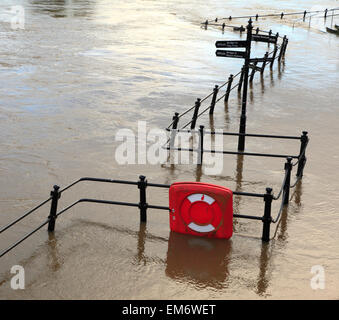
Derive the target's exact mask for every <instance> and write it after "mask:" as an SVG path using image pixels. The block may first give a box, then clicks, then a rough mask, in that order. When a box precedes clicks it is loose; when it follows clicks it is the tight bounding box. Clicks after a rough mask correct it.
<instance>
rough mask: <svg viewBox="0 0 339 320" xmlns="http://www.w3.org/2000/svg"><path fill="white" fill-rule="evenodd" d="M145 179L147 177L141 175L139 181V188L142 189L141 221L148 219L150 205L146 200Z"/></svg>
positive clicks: (140, 203)
mask: <svg viewBox="0 0 339 320" xmlns="http://www.w3.org/2000/svg"><path fill="white" fill-rule="evenodd" d="M145 179H146V177H145V176H139V181H138V189H139V190H140V202H139V209H140V222H146V221H147V207H148V204H147V202H146V188H147V180H145Z"/></svg>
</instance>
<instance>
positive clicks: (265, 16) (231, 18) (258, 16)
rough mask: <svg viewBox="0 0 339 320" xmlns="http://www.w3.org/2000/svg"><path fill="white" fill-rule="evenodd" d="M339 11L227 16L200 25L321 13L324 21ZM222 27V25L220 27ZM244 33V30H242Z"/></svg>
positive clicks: (326, 10) (334, 9) (303, 17)
mask: <svg viewBox="0 0 339 320" xmlns="http://www.w3.org/2000/svg"><path fill="white" fill-rule="evenodd" d="M337 10H339V8H332V9H325V10H313V11H307V10H304V11H298V12H287V13H284V12H280V13H268V14H255V15H244V16H233V17H232V16H231V15H230V16H228V17H226V18H215V19H213V20H206V21H205V22H202V23H201V24H202V25H205V26H207V25H214V24H215V23H216V22H218V21H220V20H234V19H252V18H255V20H256V21H258V19H259V18H267V17H280V19H283V17H284V16H297V15H302V19H303V20H305V18H306V15H307V14H311V13H316V14H318V13H323V17H324V18H325V19H326V18H327V16H328V13H329V12H332V13H334V11H337ZM221 26H222V25H221ZM227 27H232V28H234V26H227ZM243 31H245V30H243Z"/></svg>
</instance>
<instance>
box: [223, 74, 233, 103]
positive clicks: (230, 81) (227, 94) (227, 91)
mask: <svg viewBox="0 0 339 320" xmlns="http://www.w3.org/2000/svg"><path fill="white" fill-rule="evenodd" d="M232 82H233V74H231V75H230V76H229V78H228V84H227V89H226V94H225V99H224V102H226V103H227V102H228V98H229V96H230V92H231V86H232Z"/></svg>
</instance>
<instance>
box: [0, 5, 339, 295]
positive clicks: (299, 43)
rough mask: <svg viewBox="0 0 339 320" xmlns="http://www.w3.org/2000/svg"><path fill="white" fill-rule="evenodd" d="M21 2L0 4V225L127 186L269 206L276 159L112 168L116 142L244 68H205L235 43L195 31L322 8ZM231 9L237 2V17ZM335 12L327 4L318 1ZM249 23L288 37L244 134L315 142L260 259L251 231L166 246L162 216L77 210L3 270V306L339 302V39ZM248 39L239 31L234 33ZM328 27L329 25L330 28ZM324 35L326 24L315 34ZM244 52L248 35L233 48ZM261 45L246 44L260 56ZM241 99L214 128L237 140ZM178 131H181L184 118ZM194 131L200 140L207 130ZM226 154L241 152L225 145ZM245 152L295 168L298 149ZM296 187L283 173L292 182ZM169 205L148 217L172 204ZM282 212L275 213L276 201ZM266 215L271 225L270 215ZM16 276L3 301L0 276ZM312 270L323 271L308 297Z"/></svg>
mask: <svg viewBox="0 0 339 320" xmlns="http://www.w3.org/2000/svg"><path fill="white" fill-rule="evenodd" d="M239 3H240V2H239V1H227V5H225V1H219V0H218V1H206V0H204V1H200V0H199V1H194V4H193V3H189V2H187V1H181V0H171V1H163V0H161V1H141V0H136V1H121V0H116V1H108V0H97V1H95V0H78V1H76V0H68V1H67V0H65V1H56V0H55V1H52V0H50V1H47V0H16V1H14V0H13V1H9V0H5V1H1V4H0V47H1V50H0V73H1V76H0V139H1V144H0V148H1V155H0V190H1V192H0V208H1V210H0V212H1V213H0V225H1V226H3V225H5V224H7V223H8V222H10V221H12V220H13V219H14V218H16V217H19V216H20V214H22V213H24V212H25V211H27V210H29V209H30V208H32V207H33V206H35V205H36V204H38V203H39V202H41V201H42V200H44V199H46V198H47V197H49V192H50V190H51V188H52V186H53V185H54V184H58V185H60V186H65V185H67V184H69V183H70V182H72V181H74V180H76V179H78V178H80V177H83V176H92V177H100V178H112V179H114V178H115V179H126V180H133V181H136V180H137V179H138V176H139V175H140V174H143V175H145V176H147V179H148V181H150V182H157V183H172V182H174V181H203V182H211V183H215V184H219V185H223V186H226V187H229V188H230V189H232V190H239V191H248V192H260V193H261V192H264V191H265V188H266V187H268V186H269V187H272V188H273V190H274V191H275V193H277V192H278V191H279V188H280V185H281V182H282V178H283V165H284V159H272V158H259V157H249V156H248V157H246V156H245V157H244V158H237V156H233V155H228V156H224V157H223V170H222V173H220V174H218V175H207V174H204V173H203V172H201V170H199V169H197V166H195V165H192V164H191V165H175V166H169V165H167V164H166V165H163V166H161V165H159V164H157V165H150V164H148V165H119V164H118V163H117V161H116V160H115V150H116V148H117V146H118V145H119V142H117V141H116V140H115V134H116V132H117V130H118V129H120V128H129V129H132V130H134V131H136V130H137V121H138V120H143V121H146V123H147V128H148V129H151V128H164V127H166V126H167V125H168V124H169V122H170V120H171V118H172V115H173V113H174V112H175V111H177V112H183V111H184V110H186V109H187V108H188V107H190V106H191V105H192V104H193V102H194V100H195V99H196V98H198V97H203V96H205V95H206V94H207V93H209V92H210V91H211V89H212V88H213V87H214V85H215V84H221V83H223V82H224V81H225V80H226V79H227V77H228V76H229V74H230V73H233V74H235V73H237V72H238V71H239V69H240V67H241V61H240V59H224V58H216V57H215V46H214V43H215V41H216V40H225V39H238V38H239V33H236V32H233V31H231V30H230V29H226V30H225V32H224V34H223V33H222V32H221V30H219V29H218V28H215V27H214V28H213V27H209V28H208V29H207V30H204V29H202V28H201V27H200V22H202V21H204V20H206V19H213V18H215V17H216V16H218V17H225V16H229V15H233V16H235V15H243V14H256V13H271V12H281V11H282V10H283V11H284V12H293V11H303V10H305V9H307V10H310V9H312V7H314V8H316V9H315V10H317V8H318V7H317V5H318V3H317V1H298V2H292V1H286V0H281V1H274V3H272V1H266V0H265V1H255V0H250V1H247V2H246V5H241V4H239ZM241 3H242V2H241ZM12 5H21V6H23V7H24V9H25V29H18V30H13V29H11V24H10V21H11V18H12V13H11V6H12ZM321 5H322V6H323V7H322V8H334V7H336V6H337V5H338V3H337V2H336V1H322V4H321ZM298 18H300V16H299V17H291V16H289V17H286V18H284V19H283V20H280V19H279V18H266V19H260V20H259V21H258V22H257V23H256V22H255V23H254V26H255V27H256V26H259V27H260V28H262V29H264V30H269V29H272V30H273V32H279V33H280V34H281V35H284V34H286V35H287V36H288V38H289V46H288V48H287V52H286V59H285V61H284V62H283V63H282V64H281V65H280V67H279V66H278V65H277V64H276V65H275V66H274V68H273V71H272V72H270V71H269V69H268V70H266V71H265V75H264V77H263V78H262V79H260V76H259V75H256V76H255V79H254V82H253V86H252V88H250V89H249V103H248V108H247V109H248V113H247V116H248V117H247V131H248V132H251V133H267V134H285V135H300V134H301V131H302V130H307V131H308V132H309V136H310V143H309V146H308V150H307V158H308V161H307V165H306V167H305V173H304V178H303V180H302V182H301V183H300V184H298V185H297V187H296V189H294V190H293V191H292V193H291V198H292V199H291V202H290V204H289V206H288V208H286V209H285V210H284V211H283V214H282V219H281V222H280V224H279V225H278V226H277V225H272V229H271V236H272V237H274V239H273V240H272V241H271V242H270V243H269V244H266V245H265V244H262V242H261V240H260V236H261V231H262V223H261V222H259V221H252V220H240V219H236V220H235V225H234V235H233V237H232V238H231V239H230V240H226V241H225V240H216V241H212V240H210V241H207V240H206V241H205V240H204V239H200V238H199V239H197V238H192V237H189V236H183V235H179V234H174V233H170V230H169V222H168V214H167V212H166V211H158V210H149V213H148V222H147V224H146V225H141V226H140V223H139V214H138V211H137V210H136V209H135V208H127V209H126V208H125V207H116V206H108V205H99V204H79V205H77V206H75V207H74V208H72V209H71V210H70V211H68V212H67V213H65V214H64V215H63V216H61V217H60V218H59V219H58V220H57V222H56V230H55V233H54V234H50V235H49V234H48V232H47V231H46V227H44V228H43V229H42V230H40V231H39V232H37V233H36V234H35V235H34V236H32V237H30V238H29V239H28V240H26V241H25V242H23V243H22V244H20V245H19V246H18V247H17V248H15V249H14V250H13V251H11V252H10V253H8V254H7V255H5V256H4V257H3V258H1V260H0V298H1V299H184V298H185V299H264V298H269V299H270V298H273V299H338V298H339V289H338V287H339V256H338V253H339V233H338V226H339V216H338V207H339V196H338V190H339V171H338V161H339V144H338V121H339V113H338V106H339V104H338V97H339V94H338V91H339V90H338V81H339V77H338V69H339V60H338V58H339V56H338V52H339V50H338V49H339V46H338V45H339V38H338V37H337V36H335V35H333V34H328V33H326V32H325V31H324V30H325V24H324V20H323V19H322V18H319V17H318V18H317V17H312V20H311V24H310V23H309V20H306V21H305V22H302V21H300V20H298V21H296V20H297V19H298ZM232 23H233V24H236V25H240V24H244V25H245V24H246V20H233V21H232ZM333 23H337V24H338V19H337V17H333ZM326 24H327V25H330V24H331V18H329V19H327V20H326ZM243 37H244V35H243ZM265 46H266V45H265V44H254V48H255V49H254V50H255V51H257V52H258V54H259V52H261V51H262V52H263V51H265V50H266V48H265ZM239 116H240V108H239V100H238V96H237V94H236V93H235V92H233V93H232V94H231V97H230V102H229V105H228V109H225V108H224V105H223V104H220V103H219V104H218V105H217V106H216V111H215V116H214V123H213V125H214V127H215V128H221V129H224V130H226V131H237V130H238V122H239ZM188 120H189V118H188ZM199 124H205V125H206V126H207V127H208V126H209V117H208V115H206V116H203V117H202V118H200V119H199V122H198V125H199ZM224 143H225V148H226V147H227V148H231V149H233V150H235V149H236V146H237V141H236V139H233V138H227V139H225V140H224ZM246 143H247V150H248V151H252V152H276V153H292V154H297V153H298V150H299V144H298V143H296V142H293V141H292V142H289V141H283V140H282V141H280V140H279V141H273V142H272V141H269V140H262V139H255V138H251V139H250V138H248V139H247V141H246ZM293 180H294V173H293V178H292V181H293ZM167 192H168V191H167V190H157V189H154V190H152V192H150V190H149V191H148V202H149V203H152V204H159V205H164V206H166V205H168V194H167ZM84 197H87V198H98V199H109V200H120V201H131V202H134V201H138V198H137V197H138V190H137V188H136V187H133V186H123V187H121V186H119V185H105V184H95V183H90V182H88V183H83V184H79V185H77V186H76V187H74V188H72V189H71V190H69V191H68V192H67V193H65V194H63V196H62V198H61V199H60V204H59V208H63V207H65V206H67V205H68V204H70V203H71V202H73V201H75V200H77V199H79V198H84ZM279 203H280V202H279ZM279 203H278V201H276V202H274V204H273V211H272V214H273V216H275V215H276V214H277V212H278V209H279ZM234 208H235V212H236V213H242V214H251V215H257V216H261V215H262V214H263V202H262V200H260V199H259V200H258V199H252V198H245V197H235V201H234ZM48 214H49V207H48V206H46V207H44V208H42V209H40V210H39V211H38V212H36V213H35V214H33V215H32V216H30V217H29V218H27V219H25V220H22V221H21V222H20V223H19V224H18V225H17V226H15V227H13V229H11V230H10V231H7V232H4V233H3V234H1V235H0V237H1V240H0V241H1V248H0V249H1V250H3V249H5V248H6V247H7V246H8V245H9V244H11V243H13V242H14V241H16V240H17V239H19V238H20V237H21V236H23V235H24V234H25V233H27V232H29V231H30V230H32V229H33V227H35V226H37V225H39V223H40V222H43V221H44V219H46V217H47V216H48ZM13 265H21V266H23V267H24V270H25V289H24V290H13V289H11V286H10V280H11V277H12V276H13V275H12V274H11V273H10V269H11V267H12V266H13ZM313 266H321V267H322V268H323V270H324V275H325V282H324V288H323V289H312V286H311V280H312V278H313V277H314V276H315V275H314V274H312V273H311V269H312V267H313Z"/></svg>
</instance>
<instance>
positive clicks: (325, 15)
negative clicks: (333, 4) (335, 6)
mask: <svg viewBox="0 0 339 320" xmlns="http://www.w3.org/2000/svg"><path fill="white" fill-rule="evenodd" d="M327 11H328V10H327V9H325V14H324V18H325V19H326V17H327Z"/></svg>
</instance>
